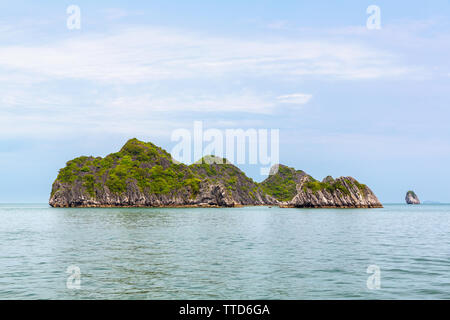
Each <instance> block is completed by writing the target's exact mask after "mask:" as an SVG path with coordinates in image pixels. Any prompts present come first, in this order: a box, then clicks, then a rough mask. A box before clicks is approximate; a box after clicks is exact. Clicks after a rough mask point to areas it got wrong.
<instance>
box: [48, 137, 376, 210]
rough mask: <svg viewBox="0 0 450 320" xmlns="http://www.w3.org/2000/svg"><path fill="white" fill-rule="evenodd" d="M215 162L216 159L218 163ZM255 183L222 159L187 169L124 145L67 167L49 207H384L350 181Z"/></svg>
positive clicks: (283, 171) (297, 177)
mask: <svg viewBox="0 0 450 320" xmlns="http://www.w3.org/2000/svg"><path fill="white" fill-rule="evenodd" d="M217 160H221V162H220V163H217V162H218V161H217ZM276 169H278V170H277V171H276V173H275V171H272V173H274V174H273V175H269V177H268V178H267V179H265V180H264V181H263V182H261V183H257V182H255V181H253V180H252V179H251V178H249V177H247V176H246V175H245V173H244V172H242V171H241V170H240V169H239V168H237V167H236V166H234V165H232V164H231V163H229V162H228V161H227V160H226V159H220V158H216V157H214V156H207V157H204V158H202V159H200V160H199V161H198V162H196V163H194V164H192V165H189V166H188V165H185V164H183V163H179V162H177V161H175V160H173V159H172V156H171V155H170V154H169V153H168V152H167V151H165V150H163V149H162V148H160V147H157V146H155V145H154V144H152V143H150V142H142V141H139V140H137V139H131V140H129V141H128V142H127V143H126V144H125V145H124V146H123V147H122V149H121V150H120V151H119V152H116V153H112V154H109V155H107V156H106V157H104V158H101V157H96V158H94V157H84V156H83V157H79V158H76V159H74V160H71V161H69V162H67V164H66V167H65V168H62V169H61V170H60V171H59V174H58V177H57V178H56V180H55V182H54V183H53V186H52V191H51V196H50V201H49V204H50V206H52V207H237V206H257V205H277V206H280V207H296V208H382V207H383V206H382V204H381V203H380V201H378V199H377V197H376V196H375V194H374V193H373V192H372V191H371V190H370V188H369V187H368V186H366V185H364V184H360V183H359V182H358V181H356V180H355V179H354V178H352V177H341V178H337V179H333V178H332V177H330V176H328V177H326V178H325V179H324V180H323V181H318V180H316V179H314V178H313V177H311V176H310V175H308V174H306V173H305V172H304V171H301V170H295V169H294V168H290V167H287V166H284V165H281V164H280V165H276V166H274V167H272V170H276Z"/></svg>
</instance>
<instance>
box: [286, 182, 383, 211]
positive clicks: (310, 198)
mask: <svg viewBox="0 0 450 320" xmlns="http://www.w3.org/2000/svg"><path fill="white" fill-rule="evenodd" d="M282 206H284V207H296V208H382V207H383V206H382V204H381V203H380V201H379V200H378V198H377V197H376V196H375V194H374V193H373V192H372V190H370V189H369V187H367V186H366V185H364V184H360V183H359V182H358V181H356V180H355V179H354V178H352V177H340V178H337V179H333V178H332V177H330V176H328V177H327V178H325V179H324V180H323V181H322V182H319V181H317V180H315V179H313V178H312V177H311V176H308V175H306V176H304V177H302V179H301V181H300V183H298V184H297V194H296V195H295V196H294V198H292V200H290V201H288V202H287V203H283V204H282Z"/></svg>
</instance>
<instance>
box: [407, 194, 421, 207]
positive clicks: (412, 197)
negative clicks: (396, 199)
mask: <svg viewBox="0 0 450 320" xmlns="http://www.w3.org/2000/svg"><path fill="white" fill-rule="evenodd" d="M405 201H406V203H407V204H420V200H419V197H418V196H417V195H416V193H415V192H414V191H408V192H407V193H406V197H405Z"/></svg>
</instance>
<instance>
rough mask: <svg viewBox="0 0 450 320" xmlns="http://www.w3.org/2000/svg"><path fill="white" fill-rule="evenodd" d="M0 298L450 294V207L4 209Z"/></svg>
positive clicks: (0, 211)
mask: <svg viewBox="0 0 450 320" xmlns="http://www.w3.org/2000/svg"><path fill="white" fill-rule="evenodd" d="M0 299H450V206H449V205H418V206H407V205H385V207H384V208H383V209H285V208H283V209H281V208H278V207H243V208H175V209H174V208H164V209H155V208H148V209H147V208H146V209H141V208H133V209H131V208H130V209H122V208H105V209H100V208H95V209H89V208H82V209H76V208H73V209H72V208H70V209H56V208H50V207H48V205H46V204H36V205H32V204H30V205H17V204H2V205H0Z"/></svg>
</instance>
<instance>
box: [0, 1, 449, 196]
mask: <svg viewBox="0 0 450 320" xmlns="http://www.w3.org/2000/svg"><path fill="white" fill-rule="evenodd" d="M129 2H130V1H95V4H94V3H93V1H81V0H79V1H70V2H68V1H58V2H56V1H39V3H37V1H31V0H29V1H21V0H16V1H14V3H13V4H11V3H6V2H2V3H0V202H46V201H47V200H48V197H49V193H50V187H51V183H52V182H53V180H54V179H55V177H56V175H57V172H58V170H59V168H61V167H63V166H64V165H65V162H66V161H67V160H70V159H72V158H74V157H76V156H79V155H94V156H104V155H106V154H108V153H111V152H114V151H117V150H118V149H120V147H121V146H122V145H123V144H124V143H125V142H126V141H127V139H129V138H132V137H137V138H139V139H142V140H146V141H152V142H154V143H156V144H158V145H160V146H162V147H163V148H165V149H167V150H168V151H170V150H171V149H172V148H173V146H174V142H172V141H171V139H170V137H171V132H173V130H175V129H179V128H186V129H192V126H193V122H194V121H196V120H197V121H198V120H200V121H203V124H204V126H205V128H218V129H221V130H225V129H228V128H242V129H248V128H256V129H259V128H264V129H270V128H273V129H279V130H280V162H281V163H284V164H286V165H289V166H293V167H295V168H298V169H303V170H305V171H307V172H308V173H310V174H312V175H313V176H315V177H316V178H318V179H322V178H323V177H325V176H326V175H329V174H330V175H333V176H335V177H337V176H342V175H345V176H354V177H356V178H357V179H358V180H360V181H361V182H363V183H366V184H368V185H369V186H370V187H371V188H372V189H373V190H374V191H375V193H376V194H377V195H378V196H379V198H380V200H381V201H383V202H401V201H403V199H404V195H405V193H406V191H407V190H409V189H414V190H415V191H416V192H417V193H418V195H419V197H420V198H421V199H422V200H437V201H441V202H450V188H449V183H448V181H450V169H449V165H448V163H450V129H449V125H448V121H449V119H450V110H449V108H450V59H449V52H450V19H449V17H450V4H449V2H448V1H439V0H438V1H433V2H432V3H431V2H430V3H425V2H423V1H395V3H393V2H394V1H356V0H355V1H309V4H305V3H306V1H263V0H259V1H220V2H219V1H206V0H205V1H195V0H194V1H139V2H138V1H135V2H134V3H133V4H131V3H129ZM72 4H75V5H77V6H79V8H80V9H81V28H80V29H68V28H67V19H68V17H69V14H67V8H68V7H69V6H70V5H72ZM372 4H375V5H377V6H379V8H380V10H381V29H379V30H374V29H368V28H367V26H366V22H367V19H368V17H369V14H367V12H366V9H367V7H368V6H369V5H372ZM242 168H243V169H245V171H246V172H248V173H249V175H250V176H252V177H253V178H254V179H255V180H257V181H260V180H262V179H263V177H261V176H259V167H258V168H256V167H252V166H248V167H245V168H244V167H242Z"/></svg>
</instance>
